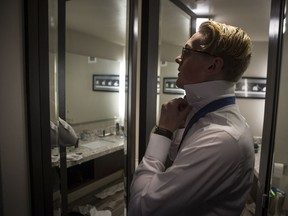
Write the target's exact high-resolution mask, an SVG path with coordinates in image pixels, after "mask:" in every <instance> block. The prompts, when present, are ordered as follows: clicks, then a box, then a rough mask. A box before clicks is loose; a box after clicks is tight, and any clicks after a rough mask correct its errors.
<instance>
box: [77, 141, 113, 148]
mask: <svg viewBox="0 0 288 216" xmlns="http://www.w3.org/2000/svg"><path fill="white" fill-rule="evenodd" d="M114 143H115V142H113V141H106V140H96V141H94V142H89V143H85V144H81V146H84V147H87V148H91V149H97V148H101V147H106V146H109V145H112V144H114Z"/></svg>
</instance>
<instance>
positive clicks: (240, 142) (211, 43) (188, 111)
mask: <svg viewBox="0 0 288 216" xmlns="http://www.w3.org/2000/svg"><path fill="white" fill-rule="evenodd" d="M251 46H252V45H251V40H250V38H249V36H248V35H247V34H246V33H245V32H244V31H243V30H241V29H240V28H237V27H233V26H229V25H225V24H221V23H218V22H215V21H208V22H204V23H202V25H201V26H200V28H199V31H198V32H197V33H195V34H194V35H193V36H192V37H191V38H190V39H189V40H188V41H187V43H186V44H185V46H184V48H183V49H182V55H181V56H178V57H177V58H176V62H177V63H178V64H179V68H178V70H179V74H178V79H177V82H176V85H177V86H178V87H179V88H182V89H184V90H185V93H186V95H185V97H184V98H176V99H173V100H171V101H169V102H167V103H164V104H163V105H162V109H161V116H160V119H159V123H158V125H157V126H156V127H155V130H154V131H153V132H152V133H151V136H150V140H149V143H148V147H147V150H146V153H145V156H144V157H143V159H142V161H141V163H140V164H139V166H138V167H137V169H136V171H135V174H134V178H133V181H132V184H131V196H130V197H131V199H130V203H129V209H128V215H130V216H148V215H149V216H170V215H173V216H175V215H177V216H182V215H185V216H186V215H187V216H191V215H195V216H212V215H219V216H234V215H235V216H239V215H240V214H241V212H242V210H243V208H244V205H245V202H246V199H247V196H248V194H249V191H250V187H251V184H252V178H253V170H254V145H253V139H252V135H251V133H250V131H249V127H248V125H247V123H246V121H245V119H244V118H243V117H242V115H241V114H240V112H239V109H238V106H237V104H236V103H235V93H234V89H235V83H236V82H237V81H238V80H239V79H240V78H241V77H242V74H243V73H244V71H245V70H246V69H247V67H248V65H249V62H250V58H251V52H252V51H251ZM167 157H168V159H169V160H170V161H171V162H170V164H169V166H167V164H168V163H165V162H167V161H169V160H167Z"/></svg>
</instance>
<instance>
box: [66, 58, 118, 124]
mask: <svg viewBox="0 0 288 216" xmlns="http://www.w3.org/2000/svg"><path fill="white" fill-rule="evenodd" d="M119 72H120V62H119V61H114V60H107V59H100V58H97V60H96V62H95V63H88V56H85V55H77V54H72V53H66V120H67V122H69V123H71V124H76V123H77V124H79V123H85V122H86V123H87V122H91V121H99V120H107V119H111V118H115V117H117V118H118V117H119V93H118V92H102V91H93V90H92V80H93V75H94V74H95V75H96V74H98V75H99V74H101V75H103V74H106V75H108V74H109V75H119Z"/></svg>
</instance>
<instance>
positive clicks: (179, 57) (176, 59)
mask: <svg viewBox="0 0 288 216" xmlns="http://www.w3.org/2000/svg"><path fill="white" fill-rule="evenodd" d="M175 62H176V63H177V64H181V62H182V57H181V56H180V55H179V56H177V57H176V58H175Z"/></svg>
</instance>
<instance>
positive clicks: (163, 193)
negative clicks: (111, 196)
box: [128, 131, 238, 216]
mask: <svg viewBox="0 0 288 216" xmlns="http://www.w3.org/2000/svg"><path fill="white" fill-rule="evenodd" d="M205 133H206V136H205V138H203V135H199V136H195V139H193V140H187V141H188V142H189V143H193V144H194V145H191V146H188V147H185V148H183V149H182V150H181V152H180V153H178V155H177V157H176V160H175V161H174V163H173V165H172V166H171V167H169V168H168V169H167V170H165V167H164V162H165V160H166V157H167V154H168V152H169V148H170V144H171V140H169V139H168V138H165V137H163V136H160V135H157V134H151V137H150V140H149V144H148V147H147V151H146V153H145V156H144V157H143V159H142V161H141V163H140V164H139V166H138V167H137V169H136V171H135V173H134V178H133V181H132V184H131V198H130V203H129V209H128V215H129V216H136V215H137V216H148V215H153V216H163V215H177V213H179V212H180V211H181V210H182V208H185V206H186V208H187V206H192V207H193V206H194V207H195V206H197V205H198V204H199V202H205V200H206V199H209V197H211V196H213V195H214V196H215V194H217V193H221V191H223V190H225V189H227V188H225V185H231V181H234V178H235V177H234V176H233V172H234V171H235V169H236V167H237V163H236V164H235V163H233V162H232V161H237V160H235V157H237V155H233V154H231V153H229V152H238V151H235V149H231V148H234V146H235V145H230V144H231V142H233V141H232V138H231V136H229V135H227V134H226V133H225V132H219V131H218V132H217V137H215V134H214V133H213V134H211V135H209V133H207V131H206V132H205ZM200 137H202V139H199V138H200ZM219 137H221V138H219ZM199 140H200V141H199ZM197 142H201V145H200V143H199V145H198V144H197ZM203 143H209V145H202V144H203ZM223 149H224V152H222V151H223ZM219 152H221V154H219ZM226 153H227V154H226ZM223 155H225V156H223ZM233 157H234V158H233ZM212 179H213V180H212ZM227 181H230V182H229V183H228V182H227ZM215 188H216V189H215ZM211 191H213V192H212V193H211Z"/></svg>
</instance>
